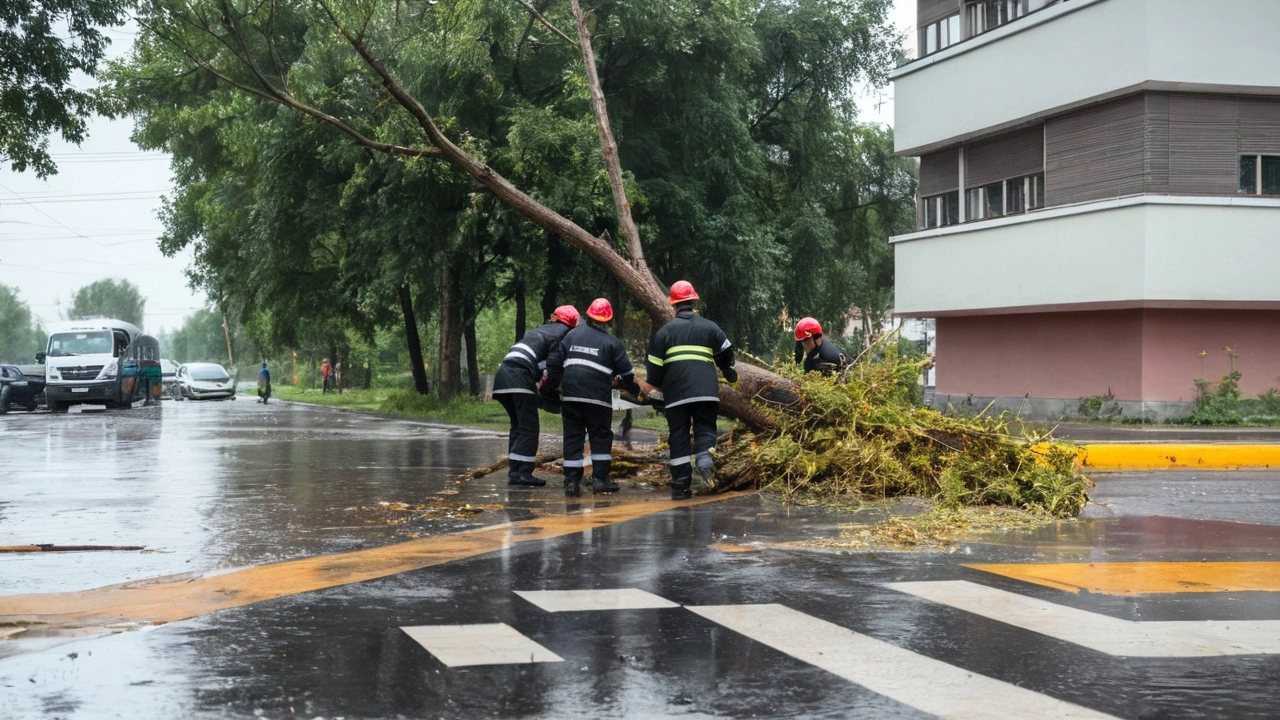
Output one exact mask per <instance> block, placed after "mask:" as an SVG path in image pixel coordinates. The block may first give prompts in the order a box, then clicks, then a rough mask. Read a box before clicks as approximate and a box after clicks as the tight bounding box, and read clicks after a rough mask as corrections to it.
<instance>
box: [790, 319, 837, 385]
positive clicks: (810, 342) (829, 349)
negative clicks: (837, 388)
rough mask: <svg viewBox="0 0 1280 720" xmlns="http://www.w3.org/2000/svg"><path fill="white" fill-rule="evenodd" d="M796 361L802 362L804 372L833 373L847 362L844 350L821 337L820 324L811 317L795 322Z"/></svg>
mask: <svg viewBox="0 0 1280 720" xmlns="http://www.w3.org/2000/svg"><path fill="white" fill-rule="evenodd" d="M796 362H797V363H800V362H803V363H804V371H805V372H820V373H822V374H823V375H834V374H835V373H838V372H840V371H841V370H844V368H845V366H846V365H848V364H849V360H848V357H847V356H846V355H845V354H844V351H843V350H841V349H840V348H838V347H836V346H835V345H834V344H832V343H830V342H828V341H827V340H826V338H824V337H822V326H821V325H819V324H818V321H817V320H815V319H813V318H811V317H807V318H803V319H801V320H800V322H798V323H796Z"/></svg>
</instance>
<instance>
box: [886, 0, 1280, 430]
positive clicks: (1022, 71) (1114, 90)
mask: <svg viewBox="0 0 1280 720" xmlns="http://www.w3.org/2000/svg"><path fill="white" fill-rule="evenodd" d="M917 12H918V27H919V28H920V31H919V33H918V42H919V53H918V54H919V56H920V57H919V58H918V59H916V60H914V61H912V62H910V63H908V64H906V65H904V66H903V67H901V68H899V69H897V70H896V71H895V72H894V73H893V74H892V78H893V80H894V85H895V90H894V93H895V116H896V117H895V127H894V131H895V138H896V143H897V150H898V152H899V154H902V155H912V156H918V157H919V158H920V189H919V197H918V211H919V217H918V226H919V230H918V231H917V232H914V233H910V234H906V235H901V236H898V237H895V238H893V243H894V251H895V261H896V267H897V283H896V290H895V300H896V302H895V305H896V307H895V310H896V312H897V314H898V315H899V316H909V317H920V318H935V319H936V321H937V324H936V333H937V338H936V342H937V346H936V347H937V376H936V383H937V386H936V387H937V392H936V398H937V402H938V403H939V404H942V403H946V402H948V401H950V402H952V403H956V402H959V401H963V400H966V399H970V401H971V402H972V403H974V404H980V405H985V404H986V402H987V401H989V400H991V399H993V398H994V399H996V400H997V403H998V405H1000V406H1004V407H1012V408H1015V409H1017V408H1022V409H1023V410H1024V411H1025V410H1031V411H1032V412H1036V413H1039V414H1042V415H1054V414H1058V413H1060V412H1061V411H1062V410H1067V411H1070V410H1072V409H1074V408H1075V407H1076V406H1077V405H1078V404H1079V400H1080V398H1084V397H1090V396H1100V395H1106V394H1108V393H1110V394H1112V395H1114V397H1115V400H1116V401H1118V403H1119V404H1120V406H1121V407H1123V409H1124V411H1125V412H1126V414H1138V413H1142V414H1145V415H1147V416H1167V415H1170V414H1181V413H1182V412H1185V411H1186V410H1187V407H1188V406H1187V403H1189V402H1191V401H1192V400H1193V398H1194V396H1195V389H1194V385H1193V380H1194V379H1195V378H1205V379H1208V380H1217V379H1219V378H1221V377H1222V376H1223V375H1225V374H1226V373H1227V372H1229V369H1230V367H1231V365H1232V364H1234V367H1235V368H1236V369H1238V370H1240V371H1241V372H1242V373H1243V379H1242V381H1241V387H1242V389H1243V390H1244V391H1245V392H1246V394H1256V393H1258V392H1260V391H1262V390H1264V389H1266V388H1269V387H1280V40H1277V38H1276V29H1277V28H1280V1H1278V0H1229V1H1222V0H1219V1H1216V2H1206V1H1202V0H976V1H975V0H918V2H917ZM1228 347H1229V348H1231V350H1230V351H1228V350H1226V349H1225V348H1228ZM1201 353H1204V354H1203V355H1202V354H1201Z"/></svg>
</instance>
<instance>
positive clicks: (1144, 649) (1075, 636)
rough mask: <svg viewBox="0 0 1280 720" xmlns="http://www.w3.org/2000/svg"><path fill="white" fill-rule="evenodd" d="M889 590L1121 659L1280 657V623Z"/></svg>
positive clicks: (945, 586) (948, 584) (976, 593)
mask: <svg viewBox="0 0 1280 720" xmlns="http://www.w3.org/2000/svg"><path fill="white" fill-rule="evenodd" d="M886 587H889V588H891V589H893V590H897V591H899V592H903V593H907V594H908V595H914V596H915V597H918V598H922V599H924V600H928V601H930V602H935V603H938V604H940V605H946V606H948V607H953V608H956V609H958V610H963V611H965V612H969V613H973V614H975V615H981V616H982V617H985V618H990V619H991V620H995V621H997V622H1002V623H1006V624H1009V625H1013V626H1015V627H1019V628H1022V629H1024V630H1030V631H1031V632H1035V633H1039V634H1041V635H1048V636H1049V637H1052V638H1056V639H1058V640H1062V641H1065V642H1069V643H1074V644H1076V645H1081V646H1083V647H1087V648H1089V649H1091V650H1096V651H1098V652H1102V653H1106V654H1108V655H1115V656H1119V657H1210V656H1219V655H1269V654H1276V653H1280V620H1231V621H1226V620H1196V621H1191V620H1165V621H1151V622H1134V621H1133V620H1122V619H1120V618H1113V617H1110V616H1107V615H1101V614H1099V613H1094V612H1089V611H1087V610H1080V609H1078V608H1072V607H1066V606H1064V605H1058V604H1057V603H1051V602H1047V601H1045V600H1040V599H1038V598H1031V597H1026V596H1024V595H1019V594H1017V593H1011V592H1006V591H1004V590H999V589H997V588H991V587H986V586H985V585H978V584H976V583H971V582H968V581H965V580H946V581H938V582H903V583H891V584H889V585H887V586H886Z"/></svg>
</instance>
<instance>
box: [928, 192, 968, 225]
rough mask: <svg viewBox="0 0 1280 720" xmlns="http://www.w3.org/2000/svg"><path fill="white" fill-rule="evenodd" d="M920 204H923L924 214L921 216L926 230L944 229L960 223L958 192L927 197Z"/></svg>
mask: <svg viewBox="0 0 1280 720" xmlns="http://www.w3.org/2000/svg"><path fill="white" fill-rule="evenodd" d="M921 202H922V203H923V204H924V212H923V213H921V215H922V219H923V220H924V227H925V228H926V229H927V228H936V227H946V226H947V225H955V224H957V223H959V222H960V191H959V190H955V191H952V192H949V193H943V194H941V195H934V196H932V197H927V198H925V199H923V200H921Z"/></svg>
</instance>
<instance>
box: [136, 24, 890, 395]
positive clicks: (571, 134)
mask: <svg viewBox="0 0 1280 720" xmlns="http://www.w3.org/2000/svg"><path fill="white" fill-rule="evenodd" d="M888 4H889V3H888V0H853V1H851V2H844V3H831V2H827V1H826V0H749V1H747V2H735V3H719V2H710V3H709V2H706V1H705V0H676V1H675V2H672V3H665V4H662V5H661V6H657V5H653V4H650V3H634V2H622V1H620V0H618V1H613V0H601V1H600V2H597V3H596V4H595V7H594V8H593V9H592V14H591V23H592V25H593V27H594V33H595V41H594V42H593V46H594V48H595V52H596V55H597V56H598V58H599V77H600V83H601V86H602V88H603V90H604V93H605V96H606V97H607V101H608V103H609V114H610V116H611V118H612V122H613V125H614V129H615V131H616V135H617V138H618V146H619V155H620V157H621V160H622V166H623V167H624V169H625V170H626V173H625V178H624V181H625V185H626V192H627V196H628V199H629V201H630V204H631V210H632V212H633V213H634V216H635V219H636V221H637V223H638V225H639V229H640V234H641V236H642V237H643V238H644V242H645V247H646V248H647V249H646V252H645V254H646V259H647V265H646V266H645V267H642V268H637V267H634V266H633V265H632V264H630V263H629V262H628V256H629V255H631V254H632V253H631V249H630V248H628V247H627V245H626V243H625V242H624V241H623V238H622V234H621V233H620V232H619V230H618V225H617V214H616V212H615V206H614V203H613V199H612V198H611V196H610V189H609V185H608V182H607V179H606V177H605V172H604V167H603V164H602V162H601V160H600V145H599V143H598V139H597V137H596V129H595V125H594V122H593V119H592V112H591V104H590V98H589V93H588V88H587V82H586V80H585V79H584V75H583V70H582V66H581V63H582V55H581V53H580V51H579V49H578V47H576V41H575V40H573V39H572V38H569V37H568V34H565V33H563V31H562V30H561V28H565V29H571V28H573V27H574V21H573V18H572V16H571V13H570V8H569V7H568V3H565V2H541V3H538V4H537V5H538V9H539V10H540V11H541V14H540V15H539V16H538V17H534V16H533V15H532V14H531V13H530V12H529V11H528V9H527V4H523V3H520V2H516V1H515V0H512V1H511V2H480V1H479V0H453V1H445V2H440V3H431V4H428V3H400V2H392V1H391V0H369V1H368V2H362V3H352V4H345V3H330V2H325V1H324V0H288V1H285V2H277V3H271V4H263V5H244V4H240V3H234V2H229V1H228V0H195V1H185V0H184V1H183V2H177V0H146V1H145V2H143V3H141V5H140V9H139V15H138V18H139V23H140V25H141V27H142V32H141V34H140V36H139V41H138V44H137V46H136V48H135V51H134V54H133V55H132V57H130V58H129V59H128V61H127V62H124V63H121V64H119V65H117V66H115V67H114V68H113V70H112V73H111V77H112V79H113V80H114V82H115V86H116V91H117V93H118V94H119V95H120V96H121V97H124V98H127V99H128V102H129V110H130V111H132V112H133V113H135V115H136V116H137V117H138V130H137V133H136V138H137V140H138V142H139V143H140V144H142V145H143V146H144V147H149V148H160V149H164V150H167V151H169V152H171V153H173V155H174V157H175V167H176V170H177V177H178V193H177V194H176V195H175V197H174V198H172V199H171V200H170V202H169V204H168V206H167V207H166V210H165V221H166V227H167V231H166V235H165V238H164V241H163V247H164V248H165V249H166V251H169V252H176V251H177V250H179V249H181V248H184V247H192V248H193V249H194V250H195V255H196V258H197V261H196V265H195V268H194V269H193V272H192V280H193V282H194V283H195V284H196V285H197V286H198V287H203V288H204V289H206V290H207V291H208V292H209V293H210V295H211V297H214V298H215V299H216V301H218V302H223V303H225V304H226V306H229V307H231V308H232V309H233V310H234V311H235V312H237V313H241V314H244V315H245V316H248V315H253V314H257V315H259V316H263V317H266V318H268V320H267V321H265V322H262V323H254V322H246V327H261V328H263V332H264V333H265V334H266V335H267V337H264V338H263V340H264V341H266V342H270V343H277V344H278V343H287V342H291V341H296V340H297V338H296V336H294V333H295V331H296V330H297V329H298V328H299V327H302V325H303V323H302V322H301V321H302V320H304V319H317V320H319V321H321V322H322V324H329V325H333V326H336V327H340V328H345V329H357V330H360V331H361V332H365V333H369V332H371V330H372V328H373V327H376V326H380V325H384V324H385V323H388V322H391V321H393V320H395V321H398V322H406V323H407V322H409V315H410V314H411V311H413V310H414V309H415V308H417V309H418V312H422V311H423V310H426V311H427V312H430V313H432V314H434V315H435V316H436V317H437V318H438V320H437V322H438V325H439V327H440V336H441V340H440V343H441V345H440V356H441V365H442V366H445V365H446V361H445V358H446V357H447V356H448V355H449V354H450V353H456V352H457V346H456V342H457V339H458V337H459V336H460V335H464V334H465V333H466V332H467V331H468V330H469V331H470V332H471V333H474V325H473V322H474V319H475V317H476V315H477V314H478V313H479V311H480V310H481V309H484V308H485V307H490V306H492V305H494V304H495V303H499V302H506V301H515V302H516V303H517V318H521V317H524V316H525V315H526V312H525V311H524V309H523V308H524V303H525V302H527V301H532V302H534V303H537V304H539V305H540V308H539V309H540V310H542V311H545V310H548V309H549V308H550V307H553V306H554V305H555V304H558V303H560V302H564V301H570V302H576V303H585V302H587V301H589V300H590V299H591V298H592V297H595V296H598V295H606V296H610V297H612V298H615V300H622V299H623V298H624V297H625V292H626V291H627V290H629V291H630V292H631V293H637V292H639V295H637V296H636V297H635V298H634V300H635V301H636V302H637V303H638V305H639V307H641V308H642V309H644V310H645V311H646V312H647V313H648V314H649V316H650V317H651V318H654V319H658V318H660V317H661V315H662V313H663V312H665V311H666V305H665V302H664V298H663V297H662V295H661V287H660V286H657V285H655V284H654V283H653V282H652V280H651V279H650V277H649V275H648V273H649V272H650V271H652V273H653V274H654V275H656V276H657V278H658V280H659V281H660V282H662V283H669V282H671V281H674V280H676V279H680V278H685V279H689V280H691V281H693V282H694V283H695V285H697V286H698V288H699V292H700V294H701V295H702V297H703V298H704V300H705V301H706V305H707V308H706V312H707V314H708V315H710V316H712V317H714V318H715V319H716V320H717V321H718V322H720V323H721V324H722V325H723V326H724V327H725V328H726V330H728V331H729V332H730V334H731V336H733V337H734V339H735V341H736V342H737V343H738V344H739V345H747V346H751V347H759V348H770V347H772V346H773V345H774V344H776V342H777V336H778V334H779V332H780V326H781V317H782V314H783V310H784V308H786V309H787V310H788V311H789V312H791V313H792V315H793V316H798V315H801V314H813V315H817V316H819V317H821V318H823V320H824V322H827V323H830V324H831V325H833V326H834V327H836V328H839V327H842V326H843V325H844V321H845V319H846V317H847V316H848V310H849V308H850V306H851V305H852V304H854V303H862V302H865V303H868V306H869V307H872V308H873V310H872V312H883V308H884V307H885V306H886V305H887V304H888V292H887V289H886V284H885V283H886V280H887V278H889V277H891V274H892V272H891V264H890V262H889V258H890V255H889V252H888V247H887V244H886V243H885V239H886V237H887V235H888V234H889V233H891V232H894V231H896V230H900V229H903V227H904V226H903V223H904V222H905V221H906V220H907V219H913V218H914V211H913V209H912V207H913V205H912V195H913V193H914V176H913V168H912V166H911V164H910V163H909V162H908V161H904V160H900V159H897V158H894V157H893V155H892V142H891V139H890V137H889V135H888V134H887V133H886V132H884V131H880V130H878V129H874V128H868V127H865V126H861V125H858V124H857V122H856V117H855V114H854V109H853V103H852V97H851V92H852V88H854V87H856V84H857V83H860V82H861V81H864V80H871V81H882V80H883V78H884V75H885V73H886V72H887V70H888V69H889V68H890V67H891V66H892V64H893V63H894V62H895V61H896V59H897V58H896V50H895V47H896V46H897V38H896V37H895V36H894V33H893V32H892V31H891V30H890V29H889V28H888V26H887V24H886V21H885V12H886V8H887V6H888ZM441 158H444V159H446V160H447V161H448V164H446V163H445V162H441ZM873 164H874V166H873ZM468 176H469V177H468ZM484 189H487V190H488V192H484ZM557 236H558V237H557ZM560 238H564V240H566V241H568V243H570V244H572V246H573V247H574V248H577V249H578V250H581V251H583V252H578V251H577V250H574V249H573V248H570V247H568V246H567V245H566V244H565V243H564V242H562V241H561V240H560ZM406 296H407V297H408V299H409V301H410V302H409V303H408V304H406V303H405V298H406ZM219 298H220V300H217V299H219ZM655 312H656V313H657V315H655V314H654V313H655ZM531 314H534V315H537V314H540V313H539V312H534V313H531ZM538 319H539V318H536V317H535V318H533V321H534V322H536V321H537V320H538ZM522 326H523V323H522V321H521V320H520V319H517V332H519V327H522ZM451 343H455V344H451ZM468 345H469V346H471V345H473V343H468ZM442 372H445V374H446V375H447V374H448V371H447V370H445V371H442ZM442 390H443V387H442Z"/></svg>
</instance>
